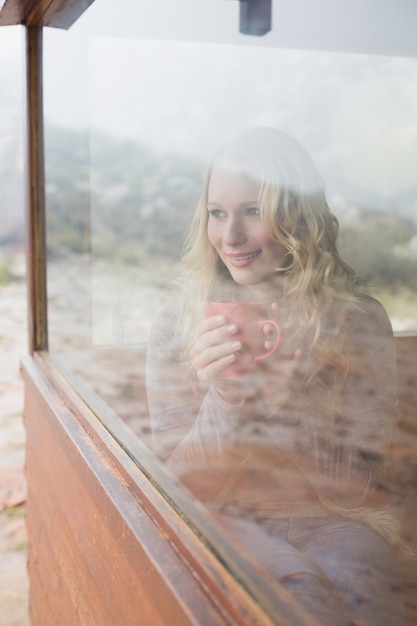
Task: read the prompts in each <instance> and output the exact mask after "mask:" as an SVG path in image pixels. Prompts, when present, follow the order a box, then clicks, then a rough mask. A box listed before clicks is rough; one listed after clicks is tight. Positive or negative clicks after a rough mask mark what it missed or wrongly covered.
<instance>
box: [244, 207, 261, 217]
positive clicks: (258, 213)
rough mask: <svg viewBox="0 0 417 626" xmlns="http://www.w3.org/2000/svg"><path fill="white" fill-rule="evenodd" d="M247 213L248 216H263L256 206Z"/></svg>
mask: <svg viewBox="0 0 417 626" xmlns="http://www.w3.org/2000/svg"><path fill="white" fill-rule="evenodd" d="M246 213H247V215H260V214H261V212H260V210H259V209H258V207H256V206H254V207H251V208H250V209H248V210H247V211H246Z"/></svg>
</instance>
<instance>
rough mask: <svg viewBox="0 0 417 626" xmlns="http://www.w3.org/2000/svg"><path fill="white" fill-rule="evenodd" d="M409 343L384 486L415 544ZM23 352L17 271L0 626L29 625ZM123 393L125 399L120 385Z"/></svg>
mask: <svg viewBox="0 0 417 626" xmlns="http://www.w3.org/2000/svg"><path fill="white" fill-rule="evenodd" d="M409 348H411V349H409ZM409 348H407V347H406V350H405V351H404V350H403V351H402V352H401V355H400V361H399V365H400V366H401V367H403V368H404V371H405V372H407V375H406V376H403V383H404V385H405V387H404V388H403V389H401V390H399V391H400V395H401V398H402V400H401V403H400V407H399V409H400V411H399V413H400V419H399V423H398V427H397V429H396V432H395V433H394V439H393V446H392V459H391V467H390V475H391V479H392V481H391V485H390V491H391V493H392V495H393V496H394V499H395V500H396V501H397V502H398V504H399V505H400V507H401V508H402V510H403V511H404V530H403V536H404V538H405V540H406V541H407V543H409V544H410V545H411V546H412V547H413V549H414V550H417V409H416V402H415V397H416V392H415V389H416V387H417V377H416V371H415V369H416V355H415V347H414V345H410V346H409ZM26 352H27V338H26V294H25V285H24V280H23V277H21V278H20V280H16V281H15V282H12V283H10V284H8V285H6V286H1V285H0V626H29V618H28V587H29V585H28V577H27V571H26V546H27V537H26V529H25V500H26V482H25V474H24V444H25V430H24V423H23V416H22V409H23V383H22V380H21V378H20V374H19V360H20V358H21V357H22V356H23V355H25V354H26ZM120 393H121V392H120ZM135 395H136V394H135ZM123 397H124V402H125V403H126V390H124V392H123ZM136 400H137V397H136ZM141 434H143V433H141ZM402 569H403V575H404V582H405V587H406V594H407V607H406V616H405V622H404V626H414V625H416V626H417V559H415V560H413V559H411V560H409V561H407V562H404V563H403V565H402ZM74 626H75V625H74Z"/></svg>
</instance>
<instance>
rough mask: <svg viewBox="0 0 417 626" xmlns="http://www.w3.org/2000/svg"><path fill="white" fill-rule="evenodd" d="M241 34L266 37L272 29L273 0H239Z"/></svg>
mask: <svg viewBox="0 0 417 626" xmlns="http://www.w3.org/2000/svg"><path fill="white" fill-rule="evenodd" d="M239 4H240V10H239V32H241V33H242V34H243V35H255V36H256V37H260V36H262V35H266V33H268V32H269V31H270V30H271V28H272V0H239Z"/></svg>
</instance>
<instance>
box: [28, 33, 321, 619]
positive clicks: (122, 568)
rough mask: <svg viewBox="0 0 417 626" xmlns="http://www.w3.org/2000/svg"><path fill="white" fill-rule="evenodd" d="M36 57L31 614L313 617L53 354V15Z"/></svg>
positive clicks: (31, 211)
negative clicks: (49, 36) (47, 117)
mask: <svg viewBox="0 0 417 626" xmlns="http://www.w3.org/2000/svg"><path fill="white" fill-rule="evenodd" d="M26 58H27V64H26V85H27V90H26V95H27V98H26V112H27V115H26V119H27V133H26V134H27V150H26V154H27V160H26V161H27V203H26V225H27V233H26V235H27V246H26V250H27V268H28V273H27V284H28V305H29V315H28V324H29V355H28V356H27V357H25V358H24V359H23V360H22V373H23V378H24V381H25V410H24V415H25V426H26V431H27V445H26V471H27V480H28V504H27V527H28V537H29V547H28V571H29V578H30V617H31V623H32V626H54V625H55V624H56V623H59V624H60V625H62V626H65V625H68V626H73V624H75V623H77V624H85V625H86V626H87V625H88V626H92V625H93V624H97V625H100V626H103V625H105V624H113V623H123V624H124V626H130V625H132V626H133V625H136V624H149V626H156V625H157V624H161V625H162V624H168V623H169V624H170V626H175V625H178V626H187V625H188V624H190V625H191V624H207V625H211V624H219V625H220V624H239V625H242V626H245V625H247V626H249V625H253V624H259V625H265V626H268V625H272V624H278V623H279V624H282V625H283V626H285V625H288V626H302V625H303V626H308V625H311V626H314V624H315V623H316V622H315V620H313V619H312V618H310V617H309V616H308V615H306V614H305V612H304V611H303V610H302V609H301V608H300V607H298V605H297V603H296V602H295V601H294V600H293V598H292V597H291V595H290V594H289V593H288V592H286V591H285V590H284V589H281V588H279V589H278V591H277V589H276V584H275V585H274V587H275V589H274V590H273V589H272V587H271V588H269V587H268V585H266V586H265V581H264V577H263V574H261V573H260V572H258V571H257V567H256V565H255V564H250V563H248V562H247V561H246V560H245V559H243V558H242V557H241V555H240V554H239V551H238V550H237V549H235V548H234V547H233V546H232V545H230V544H229V542H228V541H227V539H226V537H225V536H224V535H223V534H222V533H221V532H220V531H217V530H216V527H215V525H214V524H213V523H211V522H210V520H209V517H208V514H207V512H206V511H204V509H203V508H202V507H200V506H199V505H198V503H196V502H194V503H193V502H192V500H191V497H190V498H187V496H186V495H185V492H184V491H183V490H182V488H181V487H180V486H179V484H175V482H173V481H170V480H169V478H167V476H166V475H165V474H164V472H163V471H162V469H161V468H158V462H157V461H156V459H155V458H154V457H153V455H152V453H151V452H150V451H149V450H148V449H147V448H146V446H145V445H144V444H142V443H141V442H140V441H139V440H137V442H133V443H132V441H131V436H130V442H129V446H127V445H124V442H125V441H126V440H127V438H128V436H129V435H128V433H127V431H125V430H124V427H123V426H124V425H123V424H122V423H121V421H120V420H118V419H117V416H115V415H114V414H113V413H112V411H110V409H108V407H106V405H104V403H100V400H99V398H97V397H96V396H95V395H94V394H93V393H91V392H86V393H85V394H84V395H85V397H87V398H88V401H87V402H86V401H85V400H84V399H83V398H82V397H81V395H80V394H79V393H78V390H77V391H76V390H75V389H74V388H73V387H72V386H71V384H70V383H69V382H68V380H67V378H66V377H65V376H64V375H63V374H62V372H61V370H60V369H58V368H57V367H55V365H54V363H53V361H52V360H51V359H50V357H49V355H48V352H47V348H48V328H47V326H48V325H47V288H46V285H47V282H46V237H45V180H44V143H43V108H42V89H43V85H42V26H40V25H36V26H34V25H28V26H27V27H26ZM98 415H99V416H100V419H99V417H98ZM132 447H133V448H135V449H134V450H132ZM138 459H139V462H138ZM185 511H187V512H186V513H185Z"/></svg>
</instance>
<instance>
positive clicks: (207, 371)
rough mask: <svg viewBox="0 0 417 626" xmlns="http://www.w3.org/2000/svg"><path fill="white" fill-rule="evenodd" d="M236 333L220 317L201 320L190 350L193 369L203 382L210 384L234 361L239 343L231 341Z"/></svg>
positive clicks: (234, 328) (235, 340) (232, 326)
mask: <svg viewBox="0 0 417 626" xmlns="http://www.w3.org/2000/svg"><path fill="white" fill-rule="evenodd" d="M236 333H237V328H236V326H235V325H234V324H226V319H225V318H224V317H223V316H222V315H219V316H214V317H208V318H206V319H204V320H202V321H201V322H200V323H199V325H198V327H197V332H196V341H195V344H194V347H193V348H192V350H191V357H192V359H193V361H192V364H193V368H194V369H195V371H196V372H197V376H198V378H199V379H200V380H201V381H203V382H211V381H212V380H213V379H214V378H216V377H218V376H219V375H220V374H221V372H222V371H223V370H224V369H226V367H228V366H229V365H230V364H231V363H233V361H234V360H235V353H236V352H237V351H238V350H240V349H241V347H242V345H241V342H240V341H239V340H237V339H233V336H234V335H235V334H236Z"/></svg>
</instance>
